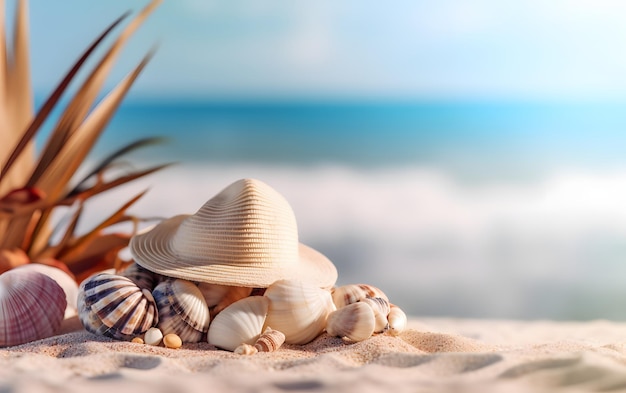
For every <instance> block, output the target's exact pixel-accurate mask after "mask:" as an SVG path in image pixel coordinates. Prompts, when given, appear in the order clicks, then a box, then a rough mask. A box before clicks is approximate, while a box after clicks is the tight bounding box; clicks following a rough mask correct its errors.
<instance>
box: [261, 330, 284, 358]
mask: <svg viewBox="0 0 626 393" xmlns="http://www.w3.org/2000/svg"><path fill="white" fill-rule="evenodd" d="M284 342H285V335H284V334H283V332H280V331H278V330H274V329H272V328H271V327H269V326H268V327H266V328H265V330H264V331H263V333H262V334H261V336H259V339H258V340H256V342H255V343H254V347H255V348H256V349H257V351H258V352H274V351H276V350H277V349H278V348H280V346H281V345H283V343H284Z"/></svg>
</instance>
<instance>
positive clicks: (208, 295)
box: [198, 282, 252, 316]
mask: <svg viewBox="0 0 626 393" xmlns="http://www.w3.org/2000/svg"><path fill="white" fill-rule="evenodd" d="M198 289H200V292H202V296H204V300H205V301H206V303H207V306H209V308H210V309H212V314H211V315H212V316H215V315H217V314H219V313H220V312H221V311H222V310H223V309H225V308H226V307H228V306H230V305H231V304H233V303H234V302H236V301H237V300H239V299H243V298H244V297H248V296H250V294H251V293H252V288H249V287H234V286H230V285H219V284H209V283H205V282H201V283H199V284H198Z"/></svg>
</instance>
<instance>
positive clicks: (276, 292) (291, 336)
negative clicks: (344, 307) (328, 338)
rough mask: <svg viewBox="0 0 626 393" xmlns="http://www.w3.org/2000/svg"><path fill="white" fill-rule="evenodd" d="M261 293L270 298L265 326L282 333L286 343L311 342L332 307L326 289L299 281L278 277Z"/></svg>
mask: <svg viewBox="0 0 626 393" xmlns="http://www.w3.org/2000/svg"><path fill="white" fill-rule="evenodd" d="M264 296H266V297H268V298H269V299H270V308H269V311H268V313H267V319H266V320H265V326H271V327H273V328H274V329H277V330H279V331H281V332H283V333H284V334H285V342H286V343H287V344H306V343H308V342H311V341H312V340H313V339H314V338H315V337H317V336H319V335H320V334H321V333H322V332H323V331H324V327H325V326H326V318H327V317H328V314H329V313H330V312H332V311H333V310H335V306H334V304H333V301H332V298H331V297H330V292H329V291H327V290H324V289H320V288H319V287H316V286H313V285H312V284H308V283H304V282H301V281H298V280H278V281H276V282H275V283H273V284H272V285H270V286H269V287H268V288H267V290H266V291H265V295H264Z"/></svg>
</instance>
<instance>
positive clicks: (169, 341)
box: [163, 333, 183, 349]
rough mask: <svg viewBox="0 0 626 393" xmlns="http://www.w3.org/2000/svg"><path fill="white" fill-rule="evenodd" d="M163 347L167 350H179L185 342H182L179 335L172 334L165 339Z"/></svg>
mask: <svg viewBox="0 0 626 393" xmlns="http://www.w3.org/2000/svg"><path fill="white" fill-rule="evenodd" d="M163 345H165V347H166V348H171V349H178V348H180V347H182V346H183V340H181V339H180V337H178V335H176V334H174V333H170V334H166V335H165V337H163Z"/></svg>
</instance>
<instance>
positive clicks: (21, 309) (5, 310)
mask: <svg viewBox="0 0 626 393" xmlns="http://www.w3.org/2000/svg"><path fill="white" fill-rule="evenodd" d="M66 306H67V301H66V300H65V293H64V292H63V289H62V288H61V287H60V286H59V284H57V282H56V281H54V280H53V279H52V278H50V277H48V276H46V275H44V274H42V273H39V272H35V271H28V270H19V269H13V270H9V271H7V272H5V273H4V274H2V275H0V346H2V347H5V346H11V345H18V344H24V343H27V342H30V341H35V340H39V339H42V338H46V337H50V336H52V335H54V334H55V333H56V331H57V330H58V329H59V327H60V326H61V322H62V321H63V315H64V313H65V308H66Z"/></svg>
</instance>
